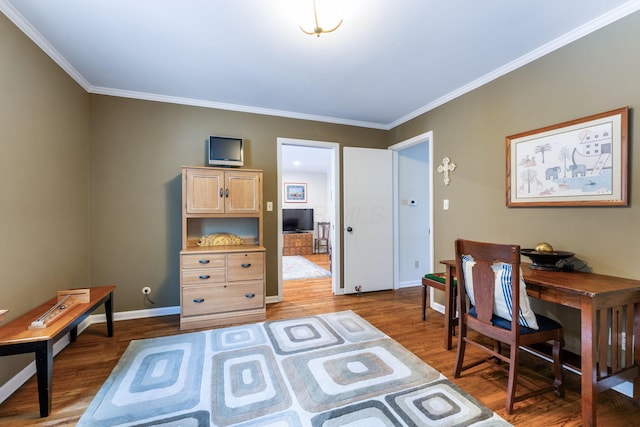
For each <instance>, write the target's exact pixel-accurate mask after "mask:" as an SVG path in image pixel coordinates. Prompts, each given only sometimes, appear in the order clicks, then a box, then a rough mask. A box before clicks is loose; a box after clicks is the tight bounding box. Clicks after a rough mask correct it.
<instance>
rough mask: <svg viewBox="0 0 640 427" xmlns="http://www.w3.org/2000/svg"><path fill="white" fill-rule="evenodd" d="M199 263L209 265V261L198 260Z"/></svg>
mask: <svg viewBox="0 0 640 427" xmlns="http://www.w3.org/2000/svg"><path fill="white" fill-rule="evenodd" d="M198 262H199V263H200V264H209V260H208V259H201V260H198Z"/></svg>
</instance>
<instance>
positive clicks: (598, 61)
mask: <svg viewBox="0 0 640 427" xmlns="http://www.w3.org/2000/svg"><path fill="white" fill-rule="evenodd" d="M639 41H640V13H634V14H633V15H630V16H629V17H627V18H624V19H622V20H620V21H618V22H616V23H613V24H611V25H609V26H607V27H605V28H603V29H601V30H599V31H597V32H595V33H593V34H591V35H589V36H587V37H584V38H583V39H581V40H578V41H576V42H574V43H572V44H570V45H568V46H565V47H563V48H561V49H559V50H557V51H555V52H553V53H551V54H549V55H547V56H545V57H543V58H541V59H538V60H537V61H535V62H533V63H531V64H529V65H527V66H525V67H523V68H520V69H518V70H516V71H513V72H511V73H510V74H508V75H506V76H504V77H501V78H499V79H497V80H495V81H493V82H492V83H490V84H487V85H485V86H483V87H481V88H479V89H476V90H474V91H473V92H470V93H468V94H466V95H464V96H462V97H460V98H458V99H456V100H454V101H451V102H449V103H447V104H445V105H443V106H441V107H439V108H437V109H435V110H433V111H430V112H428V113H426V114H424V115H422V116H420V117H418V118H416V119H414V120H411V121H410V122H407V123H405V124H403V125H401V126H399V127H397V128H395V129H393V130H392V131H391V132H390V137H391V141H390V143H395V142H398V141H402V140H405V139H408V138H410V137H412V136H414V135H417V134H420V133H423V132H425V131H428V130H432V131H433V141H434V161H436V162H438V161H441V160H442V158H443V157H444V156H449V157H451V159H452V161H453V162H454V163H455V164H456V165H457V168H456V170H455V171H454V172H453V173H452V174H451V184H450V185H449V186H445V185H444V184H443V181H442V176H440V175H439V174H437V176H435V177H434V184H435V185H434V206H435V212H434V225H435V230H434V239H435V247H434V254H435V260H436V261H438V260H440V259H446V258H452V257H453V255H454V248H453V241H454V240H455V239H456V238H459V237H460V238H468V239H477V240H488V241H496V242H509V243H516V244H520V245H521V246H522V247H525V248H526V247H534V246H535V244H536V243H538V242H541V241H546V242H549V243H551V244H552V245H553V246H554V248H556V249H558V250H566V251H572V252H575V253H576V256H577V257H578V258H580V259H583V260H585V261H587V262H588V263H589V265H590V266H591V267H592V268H593V271H595V272H598V273H602V274H610V275H616V276H622V277H628V278H633V279H640V269H639V267H638V264H636V262H637V260H636V258H637V255H638V248H639V246H638V236H640V221H639V220H638V219H640V204H638V203H637V202H638V200H640V185H638V184H639V183H640V178H639V175H638V174H637V173H636V168H635V167H634V166H636V165H638V164H640V150H636V149H635V145H634V136H635V134H636V132H635V129H636V126H635V123H636V120H635V117H636V116H637V115H636V114H635V113H636V111H635V108H636V107H637V106H640V46H639ZM625 106H629V107H631V109H630V116H629V123H630V125H629V148H630V149H629V153H630V154H629V180H628V183H629V201H630V203H629V206H627V207H567V208H551V207H543V208H507V207H506V177H505V174H506V172H505V171H506V166H505V165H506V154H505V153H506V150H505V148H506V143H505V137H506V136H508V135H513V134H516V133H520V132H524V131H528V130H533V129H537V128H541V127H544V126H547V125H553V124H556V123H561V122H564V121H567V120H571V119H576V118H580V117H585V116H589V115H592V114H596V113H601V112H605V111H609V110H613V109H616V108H619V107H625ZM443 199H449V201H450V209H449V210H448V211H444V210H442V201H443ZM526 261H528V259H526ZM548 309H549V310H551V311H555V312H556V314H557V316H558V317H560V318H564V319H566V321H565V322H563V323H564V324H565V327H567V326H566V325H571V324H572V322H577V324H578V325H579V321H577V319H579V318H577V317H576V315H577V314H576V313H573V315H572V314H567V313H565V312H566V311H567V310H568V309H567V310H564V311H562V313H557V310H556V309H555V308H548ZM577 337H579V331H577V334H574V337H573V338H574V341H573V342H572V343H571V344H572V345H575V344H576V341H575V340H576V339H577Z"/></svg>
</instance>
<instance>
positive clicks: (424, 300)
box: [422, 285, 427, 320]
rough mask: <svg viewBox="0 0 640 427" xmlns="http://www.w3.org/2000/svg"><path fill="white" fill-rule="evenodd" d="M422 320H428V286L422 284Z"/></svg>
mask: <svg viewBox="0 0 640 427" xmlns="http://www.w3.org/2000/svg"><path fill="white" fill-rule="evenodd" d="M422 320H427V287H426V285H422Z"/></svg>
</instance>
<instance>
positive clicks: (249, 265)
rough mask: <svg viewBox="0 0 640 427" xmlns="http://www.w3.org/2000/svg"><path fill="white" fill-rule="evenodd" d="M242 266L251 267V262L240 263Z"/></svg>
mask: <svg viewBox="0 0 640 427" xmlns="http://www.w3.org/2000/svg"><path fill="white" fill-rule="evenodd" d="M240 267H242V268H249V267H251V264H250V263H244V264H240Z"/></svg>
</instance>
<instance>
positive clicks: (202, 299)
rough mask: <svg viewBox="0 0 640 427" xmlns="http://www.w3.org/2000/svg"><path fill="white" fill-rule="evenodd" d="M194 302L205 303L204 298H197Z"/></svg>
mask: <svg viewBox="0 0 640 427" xmlns="http://www.w3.org/2000/svg"><path fill="white" fill-rule="evenodd" d="M193 302H195V303H196V304H200V303H203V302H204V298H196V299H194V300H193Z"/></svg>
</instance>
